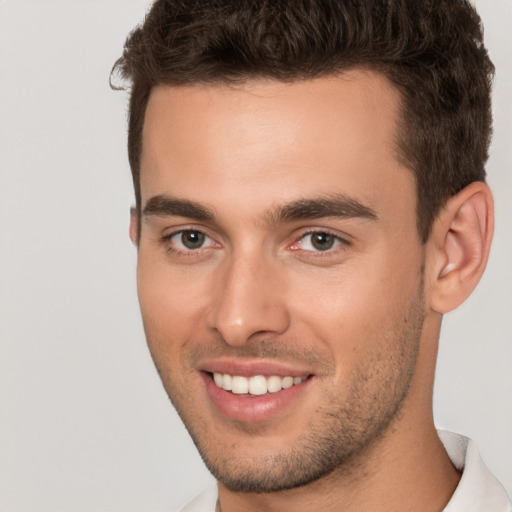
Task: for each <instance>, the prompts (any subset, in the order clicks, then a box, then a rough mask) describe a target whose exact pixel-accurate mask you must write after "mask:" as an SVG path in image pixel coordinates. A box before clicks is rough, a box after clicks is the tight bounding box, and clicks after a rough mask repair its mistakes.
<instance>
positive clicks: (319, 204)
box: [265, 194, 378, 225]
mask: <svg viewBox="0 0 512 512" xmlns="http://www.w3.org/2000/svg"><path fill="white" fill-rule="evenodd" d="M327 217H335V218H346V219H353V218H359V219H366V220H371V221H377V220H378V216H377V213H376V212H375V210H373V209H372V208H370V207H369V206H365V205H364V204H362V203H361V202H359V201H357V200H356V199H353V198H351V197H347V196H345V195H343V194H332V195H329V196H326V197H319V198H312V199H298V200H297V201H292V202H291V203H288V204H286V205H284V206H278V207H275V208H273V209H271V210H270V211H269V212H268V213H267V214H266V218H265V221H266V223H267V224H270V225H273V224H280V223H284V222H292V221H296V220H305V219H321V218H327Z"/></svg>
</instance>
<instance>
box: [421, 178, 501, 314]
mask: <svg viewBox="0 0 512 512" xmlns="http://www.w3.org/2000/svg"><path fill="white" fill-rule="evenodd" d="M493 231H494V203H493V199H492V193H491V191H490V189H489V187H488V186H487V184H485V183H482V182H474V183H471V184H470V185H468V186H467V187H466V188H464V189H463V190H461V191H460V192H459V193H458V194H457V195H456V196H454V197H452V198H451V199H450V200H449V201H448V202H447V204H446V206H445V207H444V208H443V210H442V211H441V213H440V215H439V217H438V218H437V220H436V221H435V223H434V225H433V228H432V233H431V236H430V239H429V242H428V243H429V244H431V249H432V253H431V255H432V260H431V263H432V266H431V268H430V271H431V274H430V275H431V276H432V280H431V283H432V288H431V293H430V306H431V308H432V309H433V310H434V311H436V312H438V313H441V314H442V313H447V312H448V311H451V310H452V309H455V308H456V307H458V306H459V305H460V304H462V303H463V302H464V301H465V300H466V299H467V298H468V297H469V295H470V294H471V292H472V291H473V290H474V289H475V287H476V285H477V284H478V281H479V280H480V278H481V277H482V274H483V272H484V270H485V266H486V264H487V259H488V257H489V250H490V246H491V240H492V235H493Z"/></svg>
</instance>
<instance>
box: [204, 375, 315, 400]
mask: <svg viewBox="0 0 512 512" xmlns="http://www.w3.org/2000/svg"><path fill="white" fill-rule="evenodd" d="M305 378H306V377H290V376H286V377H279V376H277V375H273V376H272V377H268V378H267V377H264V376H263V375H254V376H253V377H249V378H247V377H242V376H240V375H230V374H228V373H217V372H215V373H214V374H213V381H214V382H215V384H216V386H217V387H219V388H222V389H224V390H226V391H231V392H233V393H234V394H235V395H246V394H249V395H265V394H266V393H277V392H278V391H281V390H282V389H288V388H291V387H292V386H295V385H297V384H300V383H301V382H302V381H303V380H304V379H305Z"/></svg>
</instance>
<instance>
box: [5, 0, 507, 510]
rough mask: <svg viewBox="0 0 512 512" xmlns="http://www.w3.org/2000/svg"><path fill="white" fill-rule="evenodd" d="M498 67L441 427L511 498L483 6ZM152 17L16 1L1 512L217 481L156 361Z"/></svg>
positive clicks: (179, 498) (137, 0)
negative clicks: (123, 79) (129, 152)
mask: <svg viewBox="0 0 512 512" xmlns="http://www.w3.org/2000/svg"><path fill="white" fill-rule="evenodd" d="M476 4H477V7H478V8H479V10H480V12H481V14H482V17H483V19H484V23H485V28H486V41H487V45H488V47H489V49H490V52H491V55H492V57H493V59H494V61H495V64H496V66H497V78H496V85H495V95H494V97H495V104H494V115H495V137H494V142H493V145H492V156H491V159H490V161H489V165H488V172H489V182H490V184H491V187H492V188H493V190H494V193H495V199H496V216H497V227H496V235H495V242H494V248H493V252H492V255H491V259H490V263H489V267H488V271H487V273H486V275H485V277H484V279H483V281H482V282H481V284H480V285H479V287H478V289H477V291H476V292H475V294H474V295H473V296H472V297H471V299H470V300H469V301H468V302H467V303H466V304H465V305H464V306H463V307H462V308H460V310H458V311H456V312H454V313H452V314H450V315H448V316H447V317H446V318H445V323H444V328H443V334H442V342H441V349H440V356H439V366H438V374H437V381H436V392H435V411H436V418H437V424H438V425H439V426H440V427H442V428H448V429H451V430H455V431H457V432H460V433H463V434H465V435H468V436H470V437H472V438H473V439H475V440H476V442H477V443H478V445H479V447H480V451H481V452H482V455H483V457H484V459H485V461H486V462H487V464H488V466H489V467H490V468H491V469H492V471H493V472H494V473H495V474H496V475H497V476H498V477H499V479H500V480H501V481H502V482H503V483H504V485H505V487H506V488H507V489H508V491H509V493H511V492H512V465H511V464H510V461H512V398H511V397H512V371H511V368H512V270H511V263H512V236H511V235H512V206H511V199H512V178H511V165H512V59H511V55H512V29H511V27H512V2H511V1H510V0H479V1H477V2H476ZM147 6H148V1H147V0H108V1H100V0H89V1H71V0H45V1H40V0H31V1H30V0H3V1H1V0H0V77H1V78H0V172H1V177H0V234H1V242H0V315H1V316H0V337H1V338H0V511H2V512H15V511H16V512H18V511H19V512H28V511H35V512H43V511H48V512H58V511H76V512H78V511H94V512H96V511H109V512H116V511H123V512H128V511H142V510H144V511H164V510H165V511H170V510H173V509H176V508H178V507H179V505H181V504H183V503H184V502H185V501H187V500H188V499H189V498H191V497H192V496H193V495H195V494H196V493H197V492H199V491H200V490H201V489H202V488H203V487H205V485H207V484H208V483H210V482H211V481H212V480H211V477H210V476H209V475H208V473H207V471H206V470H205V469H204V468H203V465H202V462H201V460H200V459H199V456H198V455H197V454H196V452H195V449H194V447H193V446H192V443H191V441H190V440H189V438H188V435H187V433H186V432H185V430H184V428H183V427H182V425H181V422H180V421H179V419H178V418H177V416H176V414H175V412H174V410H173V409H172V407H171V406H170V404H169V403H168V400H167V397H166V396H165V394H164V392H163V390H162V389H161V385H160V382H159V380H158V378H157V375H156V372H155V370H154V369H153V365H152V362H151V360H150V358H149V355H148V352H147V349H146V347H145V342H144V336H143V332H142V326H141V321H140V318H139V311H138V305H137V299H136V290H135V250H134V248H133V247H132V246H131V244H130V242H129V241H128V235H127V229H128V217H129V216H128V211H129V207H130V205H131V204H132V195H133V193H132V187H131V178H130V174H129V167H128V162H127V157H126V151H125V146H126V142H125V138H126V130H125V128H126V117H125V112H126V101H127V95H126V94H125V93H122V92H117V93H116V92H113V91H111V90H110V89H109V86H108V76H109V71H110V68H111V66H112V64H113V62H114V61H115V59H116V58H117V57H118V56H119V55H120V53H121V49H122V44H123V42H124V38H125V36H126V34H127V33H128V31H129V30H130V29H131V28H132V27H133V26H134V25H135V24H136V23H137V22H138V21H139V20H140V19H141V18H142V16H143V14H144V13H145V11H146V9H147Z"/></svg>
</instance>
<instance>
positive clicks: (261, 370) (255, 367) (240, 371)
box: [198, 359, 311, 377]
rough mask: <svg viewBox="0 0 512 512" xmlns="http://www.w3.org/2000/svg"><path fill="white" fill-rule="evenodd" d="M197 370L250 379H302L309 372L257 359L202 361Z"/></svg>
mask: <svg viewBox="0 0 512 512" xmlns="http://www.w3.org/2000/svg"><path fill="white" fill-rule="evenodd" d="M198 370H200V371H203V372H209V373H227V374H229V375H239V376H241V377H252V376H253V375H264V376H265V377H271V376H272V375H278V376H281V377H304V376H305V375H310V374H311V372H310V371H308V370H306V369H304V368H299V367H293V366H291V365H287V364H285V363H279V362H274V361H262V360H257V359H252V360H251V359H244V360H241V359H215V360H211V361H204V362H203V363H201V364H200V365H198Z"/></svg>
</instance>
